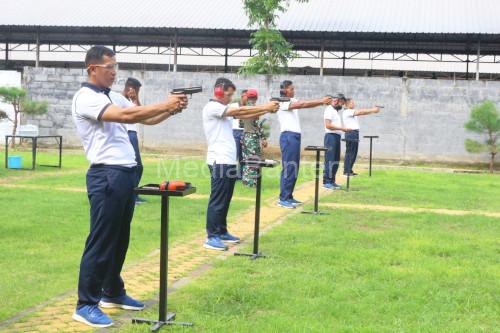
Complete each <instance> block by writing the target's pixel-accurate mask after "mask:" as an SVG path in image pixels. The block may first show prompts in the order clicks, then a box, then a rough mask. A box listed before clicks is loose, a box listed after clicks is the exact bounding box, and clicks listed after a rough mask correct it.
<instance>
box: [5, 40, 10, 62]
mask: <svg viewBox="0 0 500 333" xmlns="http://www.w3.org/2000/svg"><path fill="white" fill-rule="evenodd" d="M8 65H9V43H5V68H7V67H8Z"/></svg>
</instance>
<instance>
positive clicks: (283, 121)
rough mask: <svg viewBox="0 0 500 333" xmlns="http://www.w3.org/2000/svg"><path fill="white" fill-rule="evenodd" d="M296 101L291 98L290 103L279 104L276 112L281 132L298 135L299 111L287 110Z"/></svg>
mask: <svg viewBox="0 0 500 333" xmlns="http://www.w3.org/2000/svg"><path fill="white" fill-rule="evenodd" d="M297 101H298V99H295V98H291V99H290V102H281V103H280V108H279V110H278V112H277V113H278V120H279V122H280V130H281V132H286V131H289V132H295V133H300V132H301V131H300V119H299V111H298V110H297V109H294V110H288V107H289V106H290V104H291V103H295V102H297Z"/></svg>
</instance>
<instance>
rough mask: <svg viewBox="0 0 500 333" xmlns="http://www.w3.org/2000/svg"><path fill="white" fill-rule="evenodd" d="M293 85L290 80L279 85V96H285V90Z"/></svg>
mask: <svg viewBox="0 0 500 333" xmlns="http://www.w3.org/2000/svg"><path fill="white" fill-rule="evenodd" d="M292 84H293V82H292V81H290V80H283V81H281V83H280V96H285V89H286V88H288V87H290V86H291V85H292Z"/></svg>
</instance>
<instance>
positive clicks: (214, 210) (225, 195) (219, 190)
mask: <svg viewBox="0 0 500 333" xmlns="http://www.w3.org/2000/svg"><path fill="white" fill-rule="evenodd" d="M208 168H209V170H210V199H209V200H208V208H207V236H208V237H214V236H220V235H223V234H225V233H226V232H227V213H228V211H229V205H230V204H231V198H232V197H233V192H234V184H235V182H236V178H237V176H236V172H237V170H236V165H229V164H214V165H209V166H208Z"/></svg>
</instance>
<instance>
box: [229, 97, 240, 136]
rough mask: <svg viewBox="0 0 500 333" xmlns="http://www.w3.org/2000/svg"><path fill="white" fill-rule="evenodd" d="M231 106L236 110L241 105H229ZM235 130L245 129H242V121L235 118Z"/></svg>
mask: <svg viewBox="0 0 500 333" xmlns="http://www.w3.org/2000/svg"><path fill="white" fill-rule="evenodd" d="M229 106H230V107H234V108H239V107H240V104H238V103H231V104H229ZM233 130H242V131H243V128H241V127H240V120H239V119H235V118H233Z"/></svg>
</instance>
